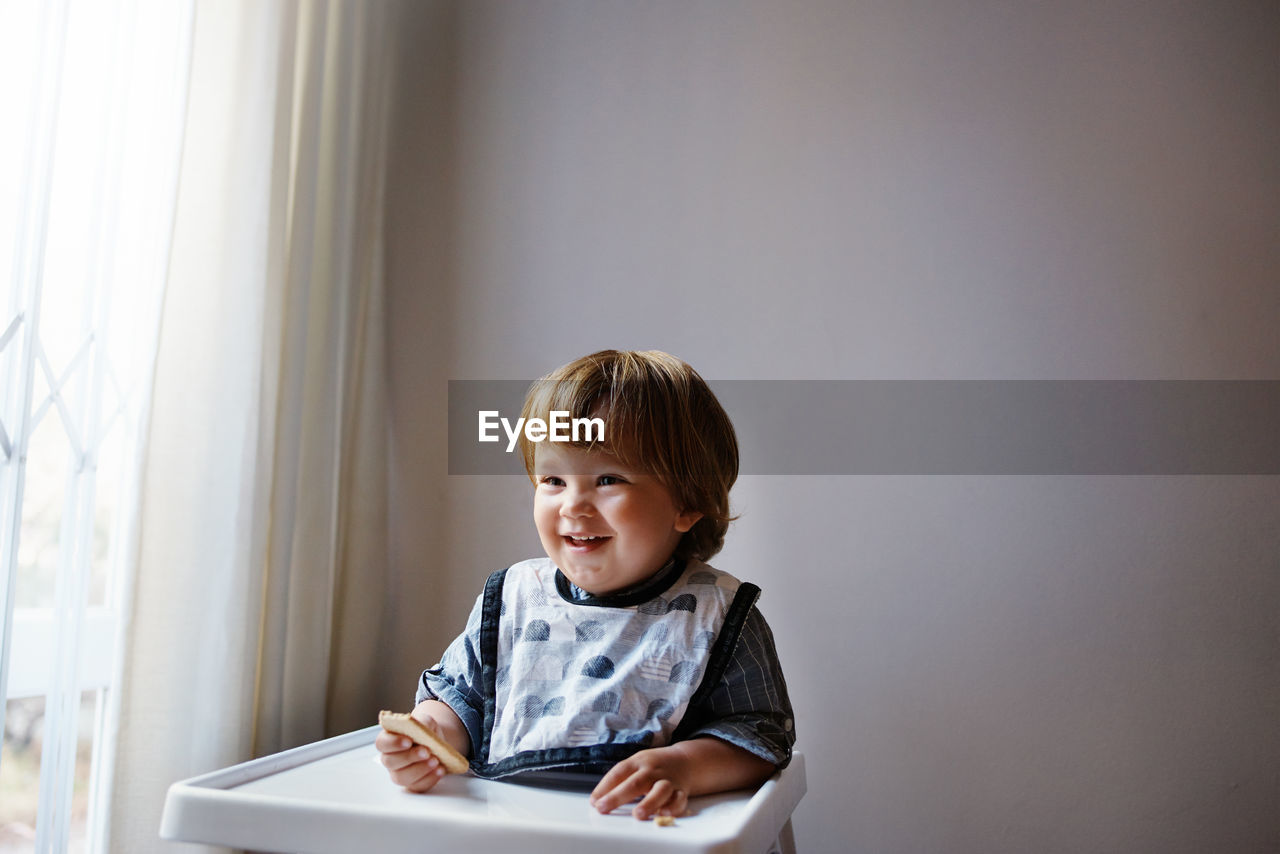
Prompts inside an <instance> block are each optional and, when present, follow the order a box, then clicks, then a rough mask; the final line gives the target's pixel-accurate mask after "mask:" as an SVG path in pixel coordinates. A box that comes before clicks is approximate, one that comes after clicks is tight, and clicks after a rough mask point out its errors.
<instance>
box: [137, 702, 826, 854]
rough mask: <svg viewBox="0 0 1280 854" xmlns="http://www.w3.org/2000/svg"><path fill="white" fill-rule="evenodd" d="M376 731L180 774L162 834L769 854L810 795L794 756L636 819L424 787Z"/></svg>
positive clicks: (440, 846) (560, 802)
mask: <svg viewBox="0 0 1280 854" xmlns="http://www.w3.org/2000/svg"><path fill="white" fill-rule="evenodd" d="M378 731H379V727H377V726H371V727H369V728H368V729H362V730H357V731H356V732H351V733H347V734H346V735H341V736H338V737H337V738H330V739H327V740H325V741H318V742H316V743H314V744H308V745H306V746H304V747H299V748H296V749H294V750H288V751H285V752H284V753H277V754H275V755H273V756H265V757H263V758H262V759H255V760H253V761H252V762H245V763H243V764H240V765H235V766H232V767H231V768H226V769H223V770H221V771H214V772H212V773H210V774H204V775H202V776H199V777H193V778H191V779H190V780H184V781H182V782H180V783H174V784H173V785H172V786H170V787H169V794H168V797H167V798H166V799H165V805H164V817H163V818H162V820H161V823H160V836H161V837H163V838H164V839H172V840H179V841H183V842H207V843H213V844H217V845H229V846H232V847H236V848H248V849H252V850H254V851H279V852H294V853H295V854H351V852H360V851H366V852H370V851H396V852H399V854H410V852H433V851H468V852H473V854H474V852H485V851H504V852H505V851H515V852H520V854H564V852H572V851H592V852H595V851H607V852H609V854H652V852H653V851H654V850H655V849H659V848H660V849H661V850H663V851H677V852H705V853H706V854H712V852H714V854H731V853H733V852H741V854H760V852H764V851H768V850H769V845H770V844H771V843H772V842H773V841H774V839H775V838H776V837H777V836H778V835H779V834H780V833H781V832H782V830H783V826H784V825H785V824H786V822H787V820H788V819H789V817H790V815H791V812H792V810H794V809H795V807H796V804H798V803H799V802H800V799H801V798H802V797H803V796H804V793H805V776H804V757H803V756H802V755H801V754H799V753H797V754H795V756H794V758H793V759H792V761H791V764H790V765H789V766H787V768H786V769H785V770H783V771H781V772H779V773H778V774H775V775H774V776H773V777H772V778H770V779H769V780H768V781H767V782H765V784H764V785H763V786H761V787H760V788H759V789H758V790H757V791H755V792H754V793H753V792H731V793H727V794H722V795H711V796H708V797H702V798H694V799H693V801H692V802H691V803H690V810H689V811H690V814H689V815H687V816H684V817H682V818H679V819H677V820H676V823H675V825H674V826H672V827H659V826H657V825H655V824H654V823H653V822H640V821H636V820H635V819H634V818H632V817H631V815H630V812H629V808H627V809H619V810H616V811H615V812H614V813H613V814H611V815H600V814H599V813H597V812H596V811H595V810H593V809H591V807H589V806H588V805H587V796H586V794H585V793H581V792H572V791H562V790H556V789H547V788H535V787H532V786H522V785H518V784H514V783H500V782H494V781H491V780H481V779H479V778H477V777H472V776H470V775H466V776H459V775H452V776H449V777H446V778H445V779H444V780H442V781H441V782H440V783H438V784H437V785H436V787H435V788H434V789H433V790H432V791H431V792H429V793H427V794H425V795H415V794H410V793H409V792H406V791H404V790H403V789H401V788H400V787H399V786H396V785H395V784H394V783H392V782H391V779H390V778H389V777H388V776H387V772H386V770H385V769H384V768H383V767H382V765H381V763H379V761H378V754H377V750H376V749H375V748H374V747H373V739H374V738H375V736H377V734H378Z"/></svg>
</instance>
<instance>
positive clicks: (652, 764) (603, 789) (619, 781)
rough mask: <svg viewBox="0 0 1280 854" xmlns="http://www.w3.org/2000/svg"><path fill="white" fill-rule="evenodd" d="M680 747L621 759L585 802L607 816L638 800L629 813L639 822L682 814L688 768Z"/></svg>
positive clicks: (683, 752)
mask: <svg viewBox="0 0 1280 854" xmlns="http://www.w3.org/2000/svg"><path fill="white" fill-rule="evenodd" d="M682 747H683V745H680V744H674V745H671V746H669V747H654V748H651V749H649V750H641V751H640V752H639V753H636V754H635V755H634V756H632V757H630V758H629V759H624V760H622V761H621V762H619V763H618V764H617V765H615V766H613V767H612V768H610V769H609V773H607V774H605V775H604V777H603V778H602V779H601V780H600V782H599V784H597V785H596V787H595V789H594V790H593V791H592V792H591V797H590V799H589V801H588V803H590V804H591V806H593V807H595V808H596V809H597V810H599V811H600V812H602V813H605V814H608V813H611V812H613V811H614V810H615V809H617V808H618V807H620V806H622V805H623V804H628V803H630V802H631V801H634V800H635V799H636V798H640V799H641V800H640V803H638V804H637V805H636V807H635V809H633V810H632V811H631V814H632V815H634V816H635V817H636V818H638V819H640V820H641V821H648V820H649V819H650V818H652V817H653V816H655V815H670V816H680V815H683V814H684V811H685V809H686V808H687V807H688V806H689V790H690V788H691V783H692V779H691V776H692V775H691V770H692V769H691V768H690V765H689V757H688V755H687V754H686V752H685V751H684V750H683V749H682Z"/></svg>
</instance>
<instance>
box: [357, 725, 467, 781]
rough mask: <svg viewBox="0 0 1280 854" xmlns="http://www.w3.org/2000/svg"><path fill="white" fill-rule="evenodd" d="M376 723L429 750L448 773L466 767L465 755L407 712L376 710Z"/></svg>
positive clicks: (457, 771) (459, 771) (461, 771)
mask: <svg viewBox="0 0 1280 854" xmlns="http://www.w3.org/2000/svg"><path fill="white" fill-rule="evenodd" d="M378 723H380V724H381V725H382V728H383V729H385V730H386V731H387V732H394V733H395V734H396V735H403V736H407V737H408V738H409V739H411V740H412V741H413V742H414V743H415V744H421V745H422V746H423V747H425V748H426V749H427V750H430V751H431V755H432V756H434V757H435V758H436V759H439V760H440V764H441V765H443V766H444V770H446V771H448V772H449V773H450V774H462V773H464V772H465V771H466V770H467V768H468V764H467V757H465V756H463V755H462V754H461V753H459V752H458V751H456V750H454V749H453V748H452V747H450V746H449V745H448V744H447V743H446V742H445V741H444V739H442V738H440V737H439V736H437V735H436V734H435V733H433V732H432V731H431V730H429V729H427V728H426V727H424V726H423V725H422V724H421V723H419V722H418V721H416V720H414V719H413V718H412V717H410V716H409V715H407V714H401V713H397V712H389V711H387V710H386V709H383V710H382V711H381V712H378Z"/></svg>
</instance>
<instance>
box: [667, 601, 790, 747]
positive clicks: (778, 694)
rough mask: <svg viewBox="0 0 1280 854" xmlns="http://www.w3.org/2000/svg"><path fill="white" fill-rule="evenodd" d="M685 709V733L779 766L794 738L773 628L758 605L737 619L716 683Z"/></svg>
mask: <svg viewBox="0 0 1280 854" xmlns="http://www.w3.org/2000/svg"><path fill="white" fill-rule="evenodd" d="M686 714H689V715H692V716H693V721H692V722H693V723H694V727H693V729H692V731H691V732H690V734H689V737H690V738H696V737H699V736H714V737H716V738H719V739H721V740H723V741H727V742H729V743H730V744H733V745H736V746H737V747H741V748H742V749H743V750H746V751H747V752H749V753H753V754H755V755H756V756H759V757H760V758H762V759H766V760H768V761H769V762H772V763H773V764H774V765H776V766H778V767H779V768H784V767H786V765H787V763H789V762H790V761H791V750H792V748H793V747H794V746H795V742H796V733H795V718H794V715H793V713H792V711H791V699H790V698H789V697H788V696H787V683H786V680H785V679H784V678H783V676H782V665H781V664H780V663H779V662H778V652H777V649H776V648H775V647H774V643H773V632H772V631H771V630H770V629H769V624H768V623H766V622H765V619H764V615H763V614H761V613H760V611H759V609H758V608H755V607H752V609H751V611H750V612H749V613H748V615H747V618H746V620H745V621H743V624H742V634H741V635H740V636H739V638H738V644H737V647H736V648H735V649H734V652H733V658H732V659H731V660H730V662H729V665H728V666H727V667H726V668H725V672H724V675H723V676H722V677H721V679H720V682H719V684H718V685H717V686H716V687H715V689H713V690H712V691H711V693H710V694H709V695H708V696H707V699H706V700H705V701H704V702H703V703H701V704H699V705H698V707H697V708H691V709H690V710H689V711H688V712H687V713H686Z"/></svg>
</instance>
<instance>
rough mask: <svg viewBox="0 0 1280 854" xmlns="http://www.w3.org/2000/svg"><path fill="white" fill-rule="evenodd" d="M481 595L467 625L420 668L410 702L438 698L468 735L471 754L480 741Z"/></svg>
mask: <svg viewBox="0 0 1280 854" xmlns="http://www.w3.org/2000/svg"><path fill="white" fill-rule="evenodd" d="M483 600H484V595H483V594H481V595H480V596H478V597H477V598H476V604H475V607H473V608H472V609H471V615H470V616H469V617H467V627H466V629H464V630H463V632H462V634H460V635H458V637H456V638H455V639H454V641H453V643H451V644H449V647H448V649H446V650H445V651H444V655H443V656H441V658H440V661H439V663H437V664H436V665H435V666H434V667H432V668H430V669H428V670H424V671H423V673H422V678H420V679H419V680H418V691H417V694H416V695H415V697H414V705H415V706H416V705H417V704H418V703H421V702H422V701H423V700H439V701H440V702H442V703H444V704H445V705H447V706H448V707H449V708H451V709H453V712H454V714H456V715H457V716H458V718H459V719H461V721H462V724H463V726H465V727H466V728H467V735H468V736H470V738H471V750H472V754H473V755H474V753H475V747H476V745H478V744H480V741H481V728H482V724H483V721H484V693H483V692H484V683H483V681H482V680H481V666H480V618H481V611H482V606H483Z"/></svg>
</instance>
